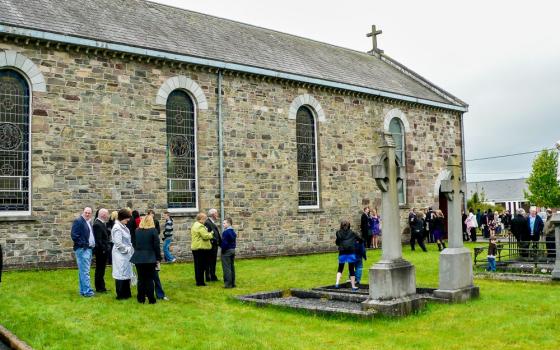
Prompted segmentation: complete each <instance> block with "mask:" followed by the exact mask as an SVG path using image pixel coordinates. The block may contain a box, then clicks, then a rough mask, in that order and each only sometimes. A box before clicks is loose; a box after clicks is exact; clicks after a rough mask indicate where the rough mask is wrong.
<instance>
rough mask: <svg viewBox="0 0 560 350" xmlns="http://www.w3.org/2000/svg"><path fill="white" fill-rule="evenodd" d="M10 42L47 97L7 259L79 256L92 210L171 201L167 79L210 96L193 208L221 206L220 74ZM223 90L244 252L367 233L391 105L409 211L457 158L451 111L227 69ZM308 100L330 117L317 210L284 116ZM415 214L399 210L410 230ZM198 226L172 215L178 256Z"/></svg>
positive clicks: (228, 190) (232, 196)
mask: <svg viewBox="0 0 560 350" xmlns="http://www.w3.org/2000/svg"><path fill="white" fill-rule="evenodd" d="M7 49H10V50H15V51H18V52H20V53H22V54H24V55H25V56H27V57H28V58H29V59H31V60H32V61H33V62H34V63H35V64H36V65H37V67H38V68H39V69H40V71H41V72H42V73H43V75H44V77H45V80H46V82H47V92H46V93H40V92H37V93H33V106H32V110H33V115H32V181H33V196H32V198H33V199H32V201H33V202H32V203H33V216H34V220H33V221H5V220H4V221H2V222H0V244H2V246H3V247H4V251H5V263H6V264H8V265H17V266H46V265H50V264H68V263H70V264H71V263H72V262H73V252H72V241H71V239H70V226H71V223H72V220H73V219H74V218H75V217H76V216H78V215H79V214H80V213H81V211H82V209H83V207H84V206H91V207H93V208H94V210H95V209H96V208H99V207H106V208H109V209H111V210H112V209H117V208H121V207H124V206H131V207H133V208H136V209H138V210H139V211H140V212H144V211H145V210H146V209H148V208H154V209H155V210H156V211H157V212H159V213H161V212H162V211H163V210H164V209H166V134H165V106H161V105H156V104H155V98H156V95H157V93H158V89H159V88H160V87H161V85H162V84H163V83H164V82H165V80H167V79H168V78H170V77H174V76H178V75H184V76H187V77H189V78H191V79H192V80H193V81H195V82H196V83H197V84H198V85H199V86H200V87H201V88H202V90H203V92H204V94H205V96H206V99H207V101H208V106H209V107H208V109H207V110H197V128H198V129H197V138H198V139H197V143H198V174H199V177H198V180H199V207H200V209H201V210H204V211H205V210H207V209H209V208H211V207H215V208H219V178H218V143H217V107H216V106H217V74H216V73H211V72H209V71H208V70H200V69H194V68H188V69H187V68H183V69H179V68H172V67H170V66H169V65H165V66H164V65H161V64H160V65H155V64H153V63H145V62H144V63H140V62H131V61H128V60H126V59H124V60H123V59H119V58H113V57H112V56H111V55H109V57H104V56H93V55H91V54H90V55H86V54H84V53H76V52H73V51H64V50H56V49H53V48H52V47H51V48H46V47H45V46H22V45H16V44H13V43H10V42H3V43H0V51H1V50H7ZM223 93H224V96H223V115H224V136H225V140H224V142H225V143H224V146H225V151H224V155H225V159H224V165H225V210H226V215H227V216H231V217H233V219H234V226H235V228H236V230H237V231H238V235H239V238H238V246H239V255H240V256H261V255H282V254H294V253H306V252H316V251H327V250H334V249H335V246H334V233H335V231H336V229H337V227H338V224H339V221H340V219H341V218H343V217H348V218H351V219H352V220H353V222H354V228H355V229H356V230H359V228H358V224H359V215H360V211H361V208H362V206H363V205H364V204H365V203H370V204H371V205H372V206H380V193H379V191H378V190H377V189H376V186H375V183H374V181H373V179H372V177H371V165H372V160H373V158H374V156H375V155H376V154H377V153H378V148H377V147H378V146H379V142H380V137H379V133H380V131H382V130H383V119H384V117H385V115H386V114H387V113H388V112H389V111H390V110H392V109H394V108H399V109H400V110H401V111H402V112H404V114H405V115H406V118H407V120H408V122H409V124H410V132H408V133H407V134H406V158H407V164H406V166H407V176H408V179H407V199H408V201H407V202H408V203H407V205H408V206H409V207H411V206H416V207H427V206H429V205H436V206H437V198H438V193H434V183H435V182H436V178H437V177H438V175H439V173H440V172H441V170H442V169H443V168H444V167H445V161H446V158H447V156H448V155H449V154H451V153H456V154H458V155H459V156H460V154H461V136H460V122H459V116H458V114H457V113H451V112H445V111H441V110H434V109H428V108H424V107H421V106H410V105H409V106H407V105H404V104H399V105H396V104H395V103H392V102H390V101H381V100H379V99H373V98H364V97H351V96H348V95H344V94H342V93H334V92H332V91H329V90H324V89H318V88H302V87H298V86H295V85H294V84H287V83H282V82H280V83H279V82H267V81H264V80H262V79H257V78H251V77H243V76H241V77H239V76H237V75H235V74H226V75H225V76H224V81H223ZM302 94H310V95H312V96H313V97H314V98H315V99H316V100H317V101H318V102H319V103H320V105H321V106H322V108H323V110H324V113H325V116H326V120H325V121H324V122H319V123H318V142H319V144H318V148H319V157H318V159H319V166H320V170H319V174H320V190H321V201H320V206H321V208H320V210H314V211H300V210H298V200H297V198H298V197H297V164H296V140H295V137H296V136H295V135H296V132H295V120H293V119H289V118H288V111H289V107H290V104H291V103H292V101H293V100H294V99H295V98H296V97H298V96H300V95H302ZM407 212H408V210H407V209H406V208H403V209H402V210H401V214H402V217H403V224H402V228H403V231H405V226H406V225H405V221H406V220H405V217H406V215H407ZM381 215H383V213H381ZM193 220H194V217H193V216H192V215H190V216H176V217H175V226H176V227H175V243H174V245H173V249H174V252H175V253H176V254H178V256H179V257H180V258H182V259H188V258H190V257H191V253H190V235H189V228H190V225H192V222H193ZM403 238H406V237H405V236H403Z"/></svg>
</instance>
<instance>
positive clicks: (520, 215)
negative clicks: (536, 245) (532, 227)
mask: <svg viewBox="0 0 560 350" xmlns="http://www.w3.org/2000/svg"><path fill="white" fill-rule="evenodd" d="M524 214H525V210H523V209H518V210H517V215H516V216H515V218H513V219H512V220H511V234H512V235H513V237H515V240H516V241H517V242H519V241H522V240H525V239H527V238H528V237H529V226H528V224H527V219H526V218H525V216H524Z"/></svg>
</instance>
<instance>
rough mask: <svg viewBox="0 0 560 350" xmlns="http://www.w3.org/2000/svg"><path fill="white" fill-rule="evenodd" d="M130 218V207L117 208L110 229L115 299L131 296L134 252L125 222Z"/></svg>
mask: <svg viewBox="0 0 560 350" xmlns="http://www.w3.org/2000/svg"><path fill="white" fill-rule="evenodd" d="M131 218H132V213H131V212H130V209H121V210H119V213H118V217H117V221H115V225H113V229H112V230H111V240H112V242H113V251H112V254H111V255H112V257H113V273H112V275H113V278H114V279H115V289H116V293H117V299H118V300H122V299H129V298H131V297H132V293H131V291H130V280H131V279H132V276H133V275H134V273H133V272H132V263H131V262H130V258H131V257H132V254H133V253H134V248H132V235H131V234H130V231H129V229H128V227H127V224H128V223H129V221H130V220H131Z"/></svg>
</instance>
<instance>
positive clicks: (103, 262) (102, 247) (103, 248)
mask: <svg viewBox="0 0 560 350" xmlns="http://www.w3.org/2000/svg"><path fill="white" fill-rule="evenodd" d="M107 221H109V211H108V210H107V209H99V216H98V217H97V218H96V219H95V221H94V222H93V236H94V237H95V249H94V250H93V254H94V255H95V291H96V292H98V293H104V292H107V291H108V289H107V288H105V280H104V277H105V268H106V267H107V260H108V258H109V254H111V232H109V229H108V228H107Z"/></svg>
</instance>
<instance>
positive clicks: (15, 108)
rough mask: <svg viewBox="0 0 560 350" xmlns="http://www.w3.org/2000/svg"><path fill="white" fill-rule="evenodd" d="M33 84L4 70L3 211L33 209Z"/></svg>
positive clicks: (0, 127) (0, 79) (0, 112)
mask: <svg viewBox="0 0 560 350" xmlns="http://www.w3.org/2000/svg"><path fill="white" fill-rule="evenodd" d="M29 122H30V111H29V85H28V84H27V81H26V80H25V79H24V78H23V77H22V76H21V75H20V74H19V73H17V72H15V71H13V70H8V69H4V70H0V213H18V212H19V213H24V212H25V213H28V214H30V213H31V207H30V202H31V200H30V191H29V184H30V183H31V181H30V177H31V176H30V132H29V124H30V123H29Z"/></svg>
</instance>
